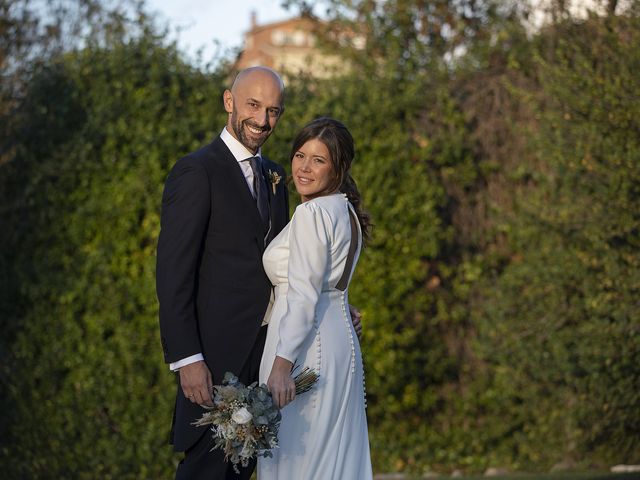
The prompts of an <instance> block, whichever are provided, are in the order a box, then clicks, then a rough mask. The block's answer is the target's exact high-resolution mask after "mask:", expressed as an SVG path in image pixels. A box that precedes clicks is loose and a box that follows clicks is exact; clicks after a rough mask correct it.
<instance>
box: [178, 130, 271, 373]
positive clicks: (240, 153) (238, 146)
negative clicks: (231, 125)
mask: <svg viewBox="0 0 640 480" xmlns="http://www.w3.org/2000/svg"><path fill="white" fill-rule="evenodd" d="M220 139H221V140H222V141H223V142H224V144H225V145H226V146H227V148H228V149H229V150H231V154H232V155H233V157H234V158H235V159H236V161H237V162H238V164H239V165H240V168H241V169H242V173H244V178H245V179H246V180H247V185H248V186H249V190H250V191H251V194H252V195H253V196H254V197H255V192H254V191H253V170H252V169H251V164H250V163H249V162H248V161H245V160H248V159H249V158H251V157H260V160H261V161H262V151H261V150H260V149H259V150H258V153H256V154H255V155H254V154H253V153H251V152H250V151H249V150H247V147H245V146H244V145H243V144H242V143H240V141H238V140H237V139H236V138H235V137H234V136H233V135H231V134H230V133H229V131H228V130H227V127H224V128H223V129H222V132H220ZM200 360H204V357H203V356H202V353H196V354H195V355H191V356H190V357H187V358H183V359H181V360H178V361H177V362H173V363H170V364H169V368H170V369H171V371H172V372H175V371H176V370H179V369H180V368H182V367H184V366H185V365H189V364H191V363H195V362H199V361H200Z"/></svg>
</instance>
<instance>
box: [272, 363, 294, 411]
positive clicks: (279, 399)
mask: <svg viewBox="0 0 640 480" xmlns="http://www.w3.org/2000/svg"><path fill="white" fill-rule="evenodd" d="M292 367H293V364H292V363H291V362H290V361H289V360H286V359H284V358H282V357H276V358H275V360H274V361H273V367H272V368H271V373H270V374H269V379H268V380H267V388H268V389H269V392H271V396H272V397H273V403H274V404H275V405H276V407H278V408H282V407H284V406H285V405H286V404H288V403H290V402H292V401H293V399H294V398H296V384H295V382H294V381H293V378H291V368H292Z"/></svg>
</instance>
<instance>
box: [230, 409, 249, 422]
mask: <svg viewBox="0 0 640 480" xmlns="http://www.w3.org/2000/svg"><path fill="white" fill-rule="evenodd" d="M252 418H253V415H251V412H250V411H249V410H247V408H246V407H242V408H239V409H238V410H236V411H235V412H233V415H231V420H233V421H234V422H236V423H237V424H238V425H244V424H245V423H248V422H250V421H251V419H252Z"/></svg>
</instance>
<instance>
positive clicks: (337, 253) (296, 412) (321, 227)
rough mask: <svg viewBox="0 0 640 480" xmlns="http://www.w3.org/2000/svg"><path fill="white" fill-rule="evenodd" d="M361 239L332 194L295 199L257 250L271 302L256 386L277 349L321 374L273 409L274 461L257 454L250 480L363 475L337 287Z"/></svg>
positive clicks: (366, 463)
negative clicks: (278, 412) (276, 424)
mask: <svg viewBox="0 0 640 480" xmlns="http://www.w3.org/2000/svg"><path fill="white" fill-rule="evenodd" d="M361 244H362V234H361V231H360V226H359V223H358V222H357V217H356V214H355V212H354V211H353V207H352V206H351V204H350V203H349V202H348V200H347V198H346V196H345V195H343V194H334V195H327V196H323V197H318V198H315V199H312V200H309V201H307V202H304V203H302V204H301V205H299V206H298V207H297V208H296V211H295V213H294V215H293V217H292V219H291V222H290V223H289V224H288V225H287V226H286V227H285V228H284V229H283V230H282V232H280V234H279V235H278V236H277V237H276V238H275V239H274V240H273V241H272V242H271V243H270V244H269V246H268V247H267V249H266V250H265V253H264V256H263V263H264V267H265V271H266V272H267V275H268V276H269V278H270V280H271V282H272V284H273V285H274V286H275V300H274V304H273V308H272V311H271V315H270V320H269V328H268V332H267V339H266V344H265V348H264V353H263V356H262V362H261V365H260V383H266V382H267V379H268V378H269V373H270V372H271V367H272V365H273V360H274V358H275V356H276V355H278V356H281V357H283V358H286V359H287V360H290V361H292V362H294V363H296V364H299V365H300V366H301V367H305V366H308V367H310V368H313V369H315V370H316V371H317V372H319V374H320V379H319V381H318V383H316V385H315V386H314V387H313V388H312V389H311V390H310V391H309V392H306V393H303V394H301V395H299V396H297V397H296V398H295V400H294V401H293V402H291V403H290V404H288V405H287V406H285V407H284V408H283V409H282V423H281V424H280V430H279V433H278V439H279V447H278V448H276V449H274V450H273V454H274V456H273V458H259V459H258V480H276V479H277V480H331V479H333V480H368V479H371V478H372V470H371V458H370V454H369V436H368V433H367V418H366V414H365V393H364V374H363V368H362V357H361V353H360V345H359V342H358V337H357V336H356V333H355V331H354V328H353V324H352V322H351V316H350V314H349V307H348V297H347V290H346V287H347V285H348V283H349V280H350V279H351V275H352V274H353V270H354V268H355V264H356V263H357V259H358V256H359V253H360V249H361Z"/></svg>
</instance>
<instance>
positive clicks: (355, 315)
mask: <svg viewBox="0 0 640 480" xmlns="http://www.w3.org/2000/svg"><path fill="white" fill-rule="evenodd" d="M349 312H351V322H352V323H353V328H354V330H355V331H356V335H357V336H358V339H359V340H360V339H361V338H362V314H361V313H360V310H358V309H357V308H356V307H354V306H353V305H351V304H349Z"/></svg>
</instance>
